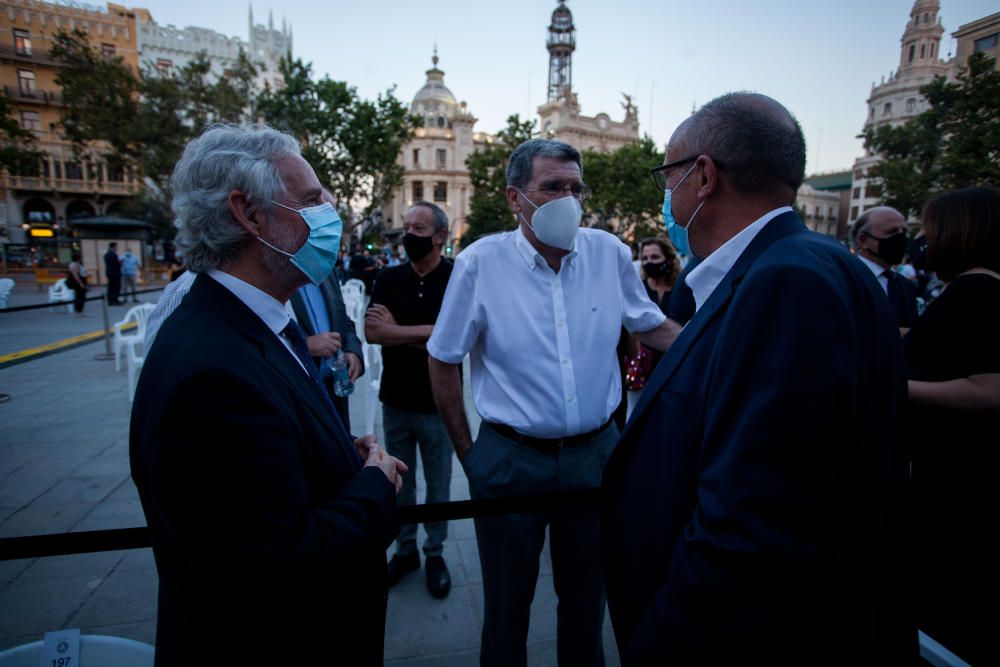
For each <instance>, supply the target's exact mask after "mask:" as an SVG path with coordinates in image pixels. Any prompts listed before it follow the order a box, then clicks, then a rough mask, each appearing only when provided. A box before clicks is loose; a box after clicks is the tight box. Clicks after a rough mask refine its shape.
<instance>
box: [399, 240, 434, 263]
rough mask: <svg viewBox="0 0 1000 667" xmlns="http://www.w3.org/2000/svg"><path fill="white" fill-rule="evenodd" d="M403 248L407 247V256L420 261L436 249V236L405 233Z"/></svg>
mask: <svg viewBox="0 0 1000 667" xmlns="http://www.w3.org/2000/svg"><path fill="white" fill-rule="evenodd" d="M403 248H405V249H406V256H407V257H409V258H410V261H412V262H419V261H420V260H422V259H423V258H424V257H426V256H427V255H429V254H430V252H431V250H434V238H433V237H431V236H417V235H416V234H404V235H403Z"/></svg>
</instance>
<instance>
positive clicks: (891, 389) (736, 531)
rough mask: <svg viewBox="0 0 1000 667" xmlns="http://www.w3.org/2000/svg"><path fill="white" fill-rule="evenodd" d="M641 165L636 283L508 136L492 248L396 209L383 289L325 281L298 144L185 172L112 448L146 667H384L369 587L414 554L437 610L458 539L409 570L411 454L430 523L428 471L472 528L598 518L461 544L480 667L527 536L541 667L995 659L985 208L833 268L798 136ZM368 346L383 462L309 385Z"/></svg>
mask: <svg viewBox="0 0 1000 667" xmlns="http://www.w3.org/2000/svg"><path fill="white" fill-rule="evenodd" d="M650 167H651V169H652V177H653V179H654V180H655V182H656V184H657V185H658V187H659V188H660V189H661V190H662V191H663V193H664V200H663V215H664V223H665V230H664V231H665V232H666V236H667V237H669V239H670V240H669V242H668V241H667V240H666V239H665V238H659V237H658V238H653V239H648V240H646V241H643V242H642V243H641V244H640V245H639V247H638V249H637V250H638V256H637V257H636V258H633V255H632V252H631V251H630V249H629V248H628V246H626V245H625V244H623V243H622V242H621V241H619V240H618V239H617V238H615V237H614V236H612V235H610V234H608V233H606V232H604V231H601V230H596V229H590V228H585V227H581V219H582V214H583V209H582V205H581V199H582V197H583V194H584V192H585V184H584V173H583V165H582V159H581V155H580V153H579V152H578V151H577V150H576V149H575V148H573V147H571V146H569V145H566V144H563V143H560V142H557V141H552V140H546V139H532V140H529V141H526V142H525V143H523V144H521V145H520V146H518V147H517V148H516V149H515V150H514V151H513V152H512V154H511V155H510V157H509V160H508V166H507V173H506V176H507V189H506V197H507V203H508V205H509V207H510V211H511V213H512V215H513V216H514V217H515V218H516V221H517V225H516V228H514V229H513V230H512V231H508V232H504V233H500V234H496V235H492V236H488V237H485V238H483V239H480V240H478V241H476V242H475V243H473V244H471V245H470V246H469V247H468V248H466V249H464V250H463V251H462V252H461V253H459V254H458V255H457V256H456V258H455V259H454V261H451V260H449V259H445V258H444V257H443V256H442V254H443V250H444V248H445V244H446V242H447V233H448V219H447V216H446V214H445V213H444V211H442V210H441V209H440V208H439V207H437V206H435V205H434V204H431V203H428V202H414V203H413V205H412V206H411V208H410V209H409V210H408V211H407V213H406V216H405V219H404V224H403V231H404V236H403V239H402V243H403V246H404V248H405V257H404V256H402V255H400V256H398V257H397V256H394V254H393V253H392V251H391V249H390V252H388V253H386V252H384V250H379V251H377V252H376V253H375V254H376V255H377V256H378V257H379V261H382V262H384V263H385V265H386V266H385V267H379V266H378V264H379V261H376V259H375V258H373V257H372V253H370V252H368V251H366V250H362V251H360V252H358V253H356V254H354V255H353V256H350V257H349V259H348V260H347V261H346V262H345V261H344V259H345V258H344V256H343V254H342V253H341V250H340V249H341V244H342V237H343V234H344V229H343V223H342V221H341V220H340V217H339V215H338V214H337V211H336V209H335V207H334V206H333V205H332V204H331V199H330V197H329V193H327V192H325V191H324V189H323V187H322V185H321V184H320V183H319V181H318V180H317V178H316V175H315V173H314V172H313V170H312V168H311V167H310V166H309V164H308V163H307V162H306V161H305V160H304V159H303V158H302V157H301V154H300V151H299V146H298V143H297V142H296V141H295V140H294V139H292V138H291V137H289V136H288V135H285V134H282V133H280V132H277V131H275V130H272V129H270V128H267V127H237V126H215V127H212V128H209V129H208V130H206V131H205V133H204V134H203V135H202V136H200V137H199V138H197V139H195V140H194V141H192V142H191V143H190V144H189V145H188V146H187V148H186V149H185V151H184V154H183V156H182V158H181V160H180V161H179V163H178V164H177V166H176V168H175V171H174V175H173V179H172V183H171V188H172V192H173V196H174V210H175V213H176V225H177V228H178V234H177V239H176V245H177V247H178V249H179V250H180V251H181V252H182V253H183V256H184V258H185V262H186V266H187V269H188V270H187V272H186V273H184V274H183V275H182V276H181V277H180V279H178V280H177V281H175V282H174V283H173V284H172V285H171V286H170V288H168V290H167V292H166V293H165V294H164V296H163V298H162V299H161V300H160V303H159V304H158V305H157V310H156V311H155V312H154V314H153V316H152V317H151V318H150V328H149V331H148V332H147V341H146V342H147V357H146V362H145V365H144V367H143V370H142V374H141V377H140V379H139V384H138V388H137V391H136V395H135V402H134V407H133V413H132V424H131V432H130V452H131V465H132V475H133V479H134V480H135V483H136V485H137V487H138V489H139V494H140V498H141V501H142V505H143V509H144V512H145V514H146V518H147V522H148V526H149V530H150V535H151V539H152V544H153V551H154V555H155V557H156V563H157V568H158V573H159V576H160V596H159V612H158V616H157V657H156V660H157V664H158V665H175V664H176V665H181V664H214V663H217V662H221V661H223V660H226V661H230V662H235V661H238V660H250V661H251V662H254V663H258V662H261V661H266V660H276V661H279V662H281V663H283V664H297V663H298V662H305V661H306V660H309V659H312V660H315V659H317V658H322V659H327V660H332V661H337V660H340V661H343V662H344V663H345V664H359V665H361V664H372V665H374V664H380V663H381V661H382V647H383V632H384V623H385V610H386V595H387V592H388V589H389V588H390V587H391V586H393V585H395V584H396V583H397V582H399V581H401V580H402V579H403V578H404V577H406V576H407V575H409V574H410V573H412V572H414V571H416V570H418V569H420V567H421V555H420V554H421V551H422V553H423V557H424V558H423V566H424V570H425V576H426V584H427V590H428V592H429V593H430V594H431V595H433V596H434V597H438V598H440V597H444V596H447V595H448V594H449V591H450V588H451V578H450V573H449V570H448V567H447V564H446V563H445V561H444V558H443V556H442V554H443V544H444V542H445V540H446V539H447V535H448V531H447V524H446V523H444V522H438V523H432V524H428V525H427V526H425V529H426V540H425V541H424V543H423V544H422V545H418V544H417V530H416V526H413V525H407V526H402V527H401V526H400V524H399V518H398V506H400V505H411V504H414V503H415V502H416V492H415V477H416V474H417V470H416V468H417V466H416V463H417V452H418V451H419V453H420V461H421V463H422V467H423V472H422V474H423V476H424V480H425V481H426V488H427V501H428V502H432V503H436V502H445V501H447V500H449V497H450V496H449V487H450V478H451V467H452V452H454V454H455V455H456V456H457V459H458V462H459V464H460V465H461V466H462V468H463V470H464V472H465V474H466V476H467V478H468V480H469V491H470V495H471V497H472V498H473V499H493V498H504V497H508V496H519V495H530V494H535V493H543V492H555V491H561V490H573V489H582V488H593V487H601V489H602V493H601V503H600V506H599V507H598V508H595V509H587V508H584V507H574V508H563V509H558V510H540V511H519V512H517V513H512V514H500V515H488V516H486V515H484V516H478V517H476V518H475V531H476V540H477V545H478V549H479V560H480V563H481V567H482V582H483V594H484V618H483V627H482V639H481V648H480V660H481V663H482V664H483V665H503V666H508V665H515V666H516V665H524V664H526V661H527V652H526V641H527V632H528V625H529V618H530V609H531V604H532V600H533V596H534V591H535V585H536V581H537V577H538V571H539V556H540V553H541V551H542V549H543V545H544V543H545V541H546V535H548V541H549V548H550V555H551V562H552V573H553V581H554V586H555V591H556V595H557V596H558V598H559V604H558V607H557V611H556V614H557V646H558V648H557V651H558V659H559V663H560V664H562V665H573V666H577V665H602V664H604V649H603V643H602V633H601V628H602V625H603V621H604V615H605V610H606V609H607V610H608V611H609V613H610V617H611V621H612V624H613V627H614V632H615V637H616V640H617V645H618V651H619V654H620V656H621V660H622V663H623V664H627V665H644V664H723V663H728V662H736V661H740V662H751V663H752V662H757V661H760V662H765V663H767V664H847V663H851V664H853V663H858V662H860V663H871V664H911V663H915V662H916V660H917V659H918V658H917V656H918V642H917V630H918V628H919V629H921V630H924V631H925V632H927V633H928V634H929V635H931V636H932V637H933V638H935V639H936V640H938V641H940V642H942V643H943V644H944V645H946V646H947V647H949V648H950V649H951V650H953V651H955V652H956V653H957V654H958V655H959V656H961V657H963V658H964V659H966V660H968V661H969V662H971V663H973V664H990V663H992V662H994V661H996V660H997V657H998V651H997V649H996V646H995V643H993V644H991V634H990V632H989V627H988V624H989V620H990V617H989V615H988V614H985V613H983V612H982V611H981V610H982V609H984V608H988V605H989V603H990V602H991V601H992V597H993V591H994V588H995V585H994V583H993V582H994V581H995V578H994V577H993V574H992V567H991V564H990V559H989V554H990V548H989V539H990V538H989V536H988V530H987V526H988V523H987V522H988V521H989V519H990V518H991V516H992V510H993V508H994V503H993V502H992V501H991V500H990V498H991V496H990V494H989V491H988V489H989V488H990V480H989V475H991V473H992V465H990V464H991V462H992V461H993V460H994V458H995V454H994V452H993V448H992V446H991V445H990V443H991V442H993V441H994V440H995V438H996V432H997V426H998V425H1000V355H998V353H997V352H996V349H997V348H996V346H995V344H994V343H995V340H996V338H997V334H998V333H1000V190H997V189H995V188H991V187H970V188H967V189H964V190H959V191H955V192H949V193H944V194H941V195H939V196H936V197H934V198H933V199H931V200H930V201H929V203H928V204H927V206H926V208H925V209H924V211H923V216H922V218H921V223H922V236H921V237H919V238H917V239H916V240H912V239H910V238H909V236H908V234H907V226H906V222H905V219H904V217H903V216H902V215H901V214H900V213H899V212H897V211H894V210H892V209H889V208H877V209H871V210H869V211H866V212H865V215H863V216H862V218H861V219H859V220H858V221H857V223H856V224H855V225H854V228H853V229H852V234H851V244H852V248H851V249H850V250H848V249H847V248H845V247H844V246H843V245H842V244H840V243H838V242H837V241H836V240H834V239H832V238H829V237H826V236H822V235H819V234H816V233H813V232H810V231H808V230H807V229H806V228H805V226H804V225H803V223H802V221H801V219H800V218H799V216H798V215H797V213H796V212H795V210H794V203H795V197H796V192H797V190H798V188H799V186H800V185H801V183H802V180H803V177H804V171H805V141H804V138H803V135H802V130H801V128H800V126H799V124H798V122H797V121H796V119H795V118H794V116H793V115H792V114H791V113H790V112H789V111H788V110H787V109H785V108H784V107H783V106H782V105H781V104H780V103H778V102H777V101H775V100H773V99H771V98H768V97H765V96H763V95H758V94H751V93H734V94H728V95H724V96H722V97H720V98H717V99H715V100H713V101H711V102H709V103H707V104H706V105H704V106H703V107H701V109H699V110H698V111H697V112H696V113H694V114H692V115H691V116H690V117H689V118H687V119H686V120H685V121H684V122H683V123H682V124H681V125H680V126H679V127H678V128H677V129H676V130H675V131H674V133H673V135H672V136H671V139H670V142H669V144H668V146H667V152H666V159H665V161H664V164H662V165H660V166H655V165H650ZM908 249H909V254H910V257H909V260H910V261H909V264H910V265H912V266H913V267H914V271H913V272H912V275H911V276H909V277H908V275H907V274H906V273H905V272H903V271H901V270H900V269H899V266H900V265H901V264H902V263H903V260H904V256H905V254H906V253H907V250H908ZM678 255H682V256H683V259H684V261H683V265H682V261H681V259H680V258H679V257H678ZM635 260H638V264H639V269H640V270H638V271H637V270H636V267H635V264H634V261H635ZM894 267H895V268H894ZM348 276H353V277H357V278H359V279H361V280H363V281H365V282H366V284H367V285H368V287H369V291H370V293H371V301H370V305H369V307H368V310H367V312H366V315H365V319H364V322H363V323H355V322H352V321H351V320H350V319H349V318H347V316H346V314H345V313H344V311H343V298H342V296H341V293H340V287H339V285H340V282H341V281H342V280H343V279H345V278H346V277H348ZM911 278H913V280H911ZM920 280H923V284H922V285H919V286H918V283H917V282H915V281H920ZM937 280H939V281H940V284H939V285H937V287H934V285H935V284H936V281H937ZM942 286H943V289H941V287H942ZM935 290H937V291H935ZM933 296H936V298H934V299H933V300H931V297H933ZM927 301H930V303H929V305H928V304H927ZM925 306H926V307H925ZM921 311H922V313H921ZM357 326H363V327H364V333H365V337H366V340H367V341H368V342H369V343H371V344H378V345H381V346H382V358H383V362H384V370H383V372H382V380H381V386H380V394H379V399H380V401H381V403H382V406H383V408H382V409H383V425H384V436H385V439H384V446H383V444H381V443H380V442H379V441H378V440H377V439H376V438H375V436H374V435H372V434H361V435H352V434H351V429H350V423H349V419H348V413H347V410H346V398H345V397H343V396H342V395H341V394H340V393H339V392H338V391H337V387H336V382H335V381H334V380H332V379H331V372H330V370H329V369H330V365H331V360H336V359H339V358H340V357H344V359H345V360H346V363H348V364H349V367H350V373H351V376H352V378H355V379H356V378H357V377H359V376H360V375H361V374H363V373H364V372H365V368H364V359H363V358H362V355H360V347H359V345H360V343H359V341H358V337H357V328H356V327H357ZM154 338H155V340H154ZM466 357H468V359H469V362H470V368H471V376H470V377H468V378H463V373H462V364H463V361H464V360H465V359H466ZM464 382H469V383H471V390H472V392H471V393H472V397H473V400H474V403H475V409H476V410H477V412H478V413H479V415H480V416H481V418H482V422H481V426H480V428H479V430H478V433H477V434H475V435H474V434H473V433H472V431H471V429H470V427H469V421H468V417H467V415H466V412H465V407H464V402H463V400H462V395H463V384H464ZM623 382H624V384H623ZM623 394H625V399H626V400H625V401H623ZM626 403H627V404H628V412H629V413H630V414H629V416H628V419H627V421H626V420H625V419H624V418H622V419H620V420H617V421H616V419H615V414H616V412H619V413H620V412H621V407H622V406H624V405H625V404H626ZM394 541H395V543H396V546H395V552H394V554H393V556H392V558H391V559H390V560H389V561H388V563H387V562H386V557H385V554H386V550H387V549H388V548H389V547H390V545H391V544H392V543H393V542H394ZM442 631H447V629H446V628H442ZM240 636H251V637H253V638H254V641H252V642H250V641H247V642H244V641H234V642H227V641H220V638H223V637H240Z"/></svg>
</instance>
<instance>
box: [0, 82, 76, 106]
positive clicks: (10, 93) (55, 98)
mask: <svg viewBox="0 0 1000 667" xmlns="http://www.w3.org/2000/svg"><path fill="white" fill-rule="evenodd" d="M3 94H4V97H10V98H11V99H13V100H15V101H17V102H21V103H22V104H44V105H45V106H54V107H58V106H62V95H60V94H59V93H55V92H52V91H50V90H33V91H31V92H27V91H24V90H21V89H20V88H19V87H17V86H6V85H5V86H4V87H3Z"/></svg>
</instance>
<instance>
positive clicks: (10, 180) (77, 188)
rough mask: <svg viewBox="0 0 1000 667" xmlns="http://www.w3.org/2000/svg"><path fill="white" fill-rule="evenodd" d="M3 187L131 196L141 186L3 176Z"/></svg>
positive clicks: (133, 183)
mask: <svg viewBox="0 0 1000 667" xmlns="http://www.w3.org/2000/svg"><path fill="white" fill-rule="evenodd" d="M3 181H4V187H6V188H8V189H14V190H38V191H45V192H70V193H87V194H101V195H123V196H132V195H137V194H139V191H140V189H141V187H142V186H141V184H140V183H137V182H134V181H133V182H129V181H96V180H90V181H86V180H79V179H73V178H50V177H47V176H4V178H3Z"/></svg>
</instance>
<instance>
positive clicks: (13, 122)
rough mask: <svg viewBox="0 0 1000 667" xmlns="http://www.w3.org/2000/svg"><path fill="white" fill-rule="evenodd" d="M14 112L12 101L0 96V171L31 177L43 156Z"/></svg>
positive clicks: (33, 138)
mask: <svg viewBox="0 0 1000 667" xmlns="http://www.w3.org/2000/svg"><path fill="white" fill-rule="evenodd" d="M14 111H15V109H14V106H13V105H12V104H11V103H10V100H9V99H8V98H7V97H6V96H0V169H2V170H4V171H6V172H7V173H9V174H14V175H17V176H20V175H27V176H31V175H34V174H36V173H38V161H39V160H41V159H42V154H41V153H40V152H39V151H38V150H36V148H35V135H34V134H33V133H32V132H31V131H30V130H25V129H24V128H22V127H21V124H20V123H19V122H18V121H17V119H16V118H15V117H14ZM0 229H2V228H0Z"/></svg>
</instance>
